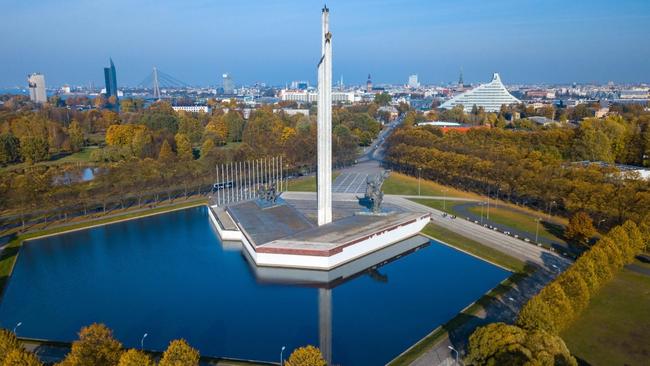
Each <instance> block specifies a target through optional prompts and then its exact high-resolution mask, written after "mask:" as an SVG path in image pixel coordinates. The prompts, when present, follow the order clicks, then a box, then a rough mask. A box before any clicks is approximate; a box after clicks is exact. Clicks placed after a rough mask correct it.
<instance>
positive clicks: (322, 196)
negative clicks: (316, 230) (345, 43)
mask: <svg viewBox="0 0 650 366" xmlns="http://www.w3.org/2000/svg"><path fill="white" fill-rule="evenodd" d="M329 15H330V10H329V9H328V8H327V6H325V7H323V15H322V28H323V29H322V38H321V46H322V47H321V52H322V56H321V59H320V62H319V63H318V146H317V149H318V182H317V183H318V184H317V191H318V225H319V226H320V225H325V224H328V223H330V222H332V34H331V33H330V31H329Z"/></svg>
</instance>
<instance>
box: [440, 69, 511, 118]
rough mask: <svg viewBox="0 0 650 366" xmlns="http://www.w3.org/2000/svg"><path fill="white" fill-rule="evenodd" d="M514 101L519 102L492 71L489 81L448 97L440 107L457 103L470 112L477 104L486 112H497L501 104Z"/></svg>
mask: <svg viewBox="0 0 650 366" xmlns="http://www.w3.org/2000/svg"><path fill="white" fill-rule="evenodd" d="M516 103H521V102H520V101H519V99H517V98H515V97H513V96H512V95H511V94H510V93H509V92H508V90H507V89H506V87H505V86H504V85H503V83H501V78H500V77H499V74H497V73H494V75H493V76H492V81H491V82H489V83H487V84H481V85H479V86H478V87H476V88H474V89H472V90H470V91H467V92H465V93H462V94H459V95H457V96H455V97H453V98H451V99H449V100H448V101H446V102H444V103H443V104H442V105H441V106H440V108H443V109H452V108H454V107H455V106H457V105H462V106H463V109H464V110H465V112H471V111H472V108H474V106H477V107H479V108H480V107H483V109H484V110H485V111H486V112H498V111H499V110H500V109H501V106H502V105H504V104H505V105H510V104H516Z"/></svg>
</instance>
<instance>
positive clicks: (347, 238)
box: [209, 201, 430, 270]
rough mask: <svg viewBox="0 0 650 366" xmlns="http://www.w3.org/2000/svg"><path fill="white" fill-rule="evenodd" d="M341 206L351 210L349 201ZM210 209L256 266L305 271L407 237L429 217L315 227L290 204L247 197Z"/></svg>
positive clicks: (350, 220)
mask: <svg viewBox="0 0 650 366" xmlns="http://www.w3.org/2000/svg"><path fill="white" fill-rule="evenodd" d="M307 206H309V205H307ZM344 206H345V211H346V213H350V212H351V211H350V209H351V208H350V207H349V206H350V202H345V204H344ZM352 208H354V206H352ZM356 210H357V211H358V210H361V207H360V206H358V205H357V206H356ZM209 213H210V218H211V221H212V222H213V223H214V224H215V227H216V228H217V232H218V233H219V236H220V237H221V239H222V240H238V241H241V242H242V243H243V247H244V248H245V249H246V252H247V254H248V256H249V258H250V259H252V260H253V261H254V263H255V264H256V265H257V266H267V267H281V268H301V269H310V270H331V269H333V268H336V267H339V266H341V265H344V264H346V263H349V262H351V261H354V260H356V259H359V258H361V257H364V256H367V255H369V254H371V253H373V252H375V251H378V250H381V249H383V248H386V247H388V246H391V245H393V244H395V243H398V242H401V241H404V240H405V239H408V238H411V237H413V236H415V235H417V234H418V233H419V232H420V231H421V230H422V229H423V228H424V226H425V225H426V224H427V223H428V222H429V218H430V215H429V214H428V213H414V212H403V211H402V212H392V213H389V214H386V215H382V216H371V215H349V216H345V217H342V218H339V219H338V220H335V221H333V222H332V223H330V224H327V225H323V226H320V227H319V226H316V225H315V224H314V222H313V219H311V218H309V217H308V216H306V215H305V214H303V212H301V211H299V210H298V209H296V207H294V206H293V205H292V204H288V203H287V204H281V205H277V206H274V207H268V208H261V207H260V206H259V205H257V204H256V203H255V202H252V201H247V202H240V203H236V204H233V205H230V206H228V207H226V208H225V209H224V208H221V207H216V206H212V207H210V210H209ZM335 217H336V216H335Z"/></svg>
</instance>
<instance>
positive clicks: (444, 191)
mask: <svg viewBox="0 0 650 366" xmlns="http://www.w3.org/2000/svg"><path fill="white" fill-rule="evenodd" d="M382 189H383V191H384V193H386V194H403V195H413V196H417V195H418V178H417V177H415V178H414V177H411V176H408V175H404V174H400V173H396V172H391V173H390V176H389V177H388V179H386V181H385V182H384V185H383V186H382ZM420 194H421V195H422V196H445V195H446V196H447V197H464V198H474V195H472V194H470V193H467V192H463V191H459V190H457V189H454V188H451V187H446V186H443V185H440V184H437V183H434V182H431V181H428V180H424V179H422V180H420Z"/></svg>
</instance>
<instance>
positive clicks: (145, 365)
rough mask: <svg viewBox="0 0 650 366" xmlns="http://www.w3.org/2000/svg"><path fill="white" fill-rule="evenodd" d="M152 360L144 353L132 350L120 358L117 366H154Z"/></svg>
mask: <svg viewBox="0 0 650 366" xmlns="http://www.w3.org/2000/svg"><path fill="white" fill-rule="evenodd" d="M153 365H154V363H153V361H152V360H151V358H150V357H149V356H148V355H147V354H146V353H144V352H142V351H138V350H135V349H130V350H128V351H126V352H124V353H122V356H120V361H119V362H118V364H117V366H153Z"/></svg>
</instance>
